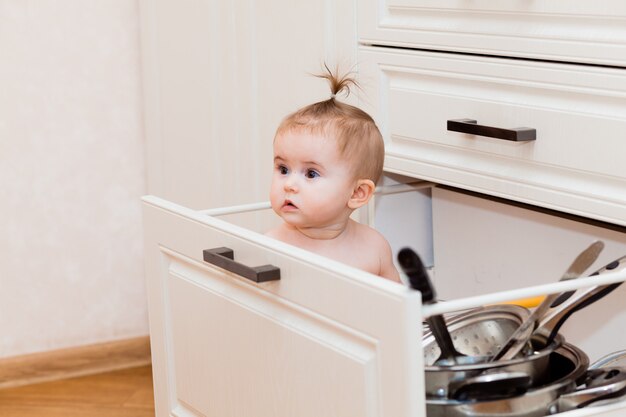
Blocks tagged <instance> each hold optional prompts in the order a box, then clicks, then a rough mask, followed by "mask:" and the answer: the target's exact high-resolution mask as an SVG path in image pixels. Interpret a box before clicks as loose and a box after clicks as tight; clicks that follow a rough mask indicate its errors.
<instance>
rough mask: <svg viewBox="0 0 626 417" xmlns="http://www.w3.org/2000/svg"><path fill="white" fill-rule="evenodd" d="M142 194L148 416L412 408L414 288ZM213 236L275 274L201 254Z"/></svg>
mask: <svg viewBox="0 0 626 417" xmlns="http://www.w3.org/2000/svg"><path fill="white" fill-rule="evenodd" d="M144 200H145V203H144V208H145V210H144V215H145V222H146V223H145V224H146V249H147V264H146V269H147V279H148V281H147V284H148V291H149V309H150V322H151V329H150V331H151V338H152V349H153V357H154V360H153V365H154V366H155V370H154V373H155V392H156V400H157V415H158V416H165V415H170V413H174V414H175V415H210V416H213V415H216V416H224V417H227V416H242V415H245V416H263V417H265V416H285V417H287V416H296V415H297V416H320V415H324V416H355V417H356V416H410V415H418V414H420V413H422V412H423V395H422V394H421V393H422V392H423V373H422V372H420V369H421V348H420V344H419V340H420V337H421V313H420V308H421V303H420V298H419V294H418V293H416V292H412V291H408V290H406V289H405V288H403V287H402V286H400V285H397V284H394V283H392V282H389V281H386V280H383V279H380V278H377V277H374V276H370V275H369V274H365V273H362V272H360V271H357V270H353V269H352V268H348V267H345V266H343V265H341V264H337V265H335V263H334V262H331V261H328V260H326V259H325V258H318V257H315V256H312V257H310V258H309V257H308V256H307V255H306V253H305V252H304V251H300V250H298V249H296V248H292V247H290V246H288V245H284V244H282V243H281V242H277V241H274V240H272V239H269V238H267V237H265V236H262V235H259V234H257V233H253V232H250V231H248V230H246V229H242V228H239V227H237V226H234V225H232V224H229V223H226V222H224V221H221V220H218V219H214V218H211V217H209V216H206V215H199V214H198V213H196V212H194V211H191V210H188V209H185V208H183V207H180V206H176V205H173V204H171V203H168V202H165V201H163V200H160V199H157V198H153V197H146V198H145V199H144ZM222 246H226V247H229V248H232V249H233V250H234V256H235V260H237V261H240V262H242V263H244V264H246V265H250V266H258V265H265V264H272V265H276V266H278V267H280V269H281V279H280V280H279V281H272V282H265V283H254V282H251V281H248V280H247V279H244V278H242V277H239V276H238V275H236V274H234V273H231V272H228V271H225V270H223V269H221V268H219V267H216V266H213V265H210V264H208V263H206V262H204V261H203V260H202V251H203V249H208V248H213V247H222ZM292 249H293V250H292ZM303 254H304V255H303ZM416 393H417V394H416Z"/></svg>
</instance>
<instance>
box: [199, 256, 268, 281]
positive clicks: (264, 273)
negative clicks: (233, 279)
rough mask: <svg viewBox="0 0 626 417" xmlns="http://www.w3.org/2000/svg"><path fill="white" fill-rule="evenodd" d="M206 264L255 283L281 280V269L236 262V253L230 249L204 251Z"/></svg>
mask: <svg viewBox="0 0 626 417" xmlns="http://www.w3.org/2000/svg"><path fill="white" fill-rule="evenodd" d="M202 257H203V259H204V261H205V262H208V263H210V264H213V265H215V266H218V267H220V268H223V269H225V270H227V271H230V272H234V273H235V274H237V275H240V276H242V277H244V278H248V279H249V280H250V281H254V282H266V281H276V280H279V279H280V268H278V267H275V266H274V265H261V266H254V267H250V266H246V265H244V264H241V263H239V262H236V261H235V253H234V252H233V250H232V249H230V248H214V249H205V250H203V251H202Z"/></svg>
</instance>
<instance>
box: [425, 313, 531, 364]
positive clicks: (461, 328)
mask: <svg viewBox="0 0 626 417" xmlns="http://www.w3.org/2000/svg"><path fill="white" fill-rule="evenodd" d="M529 315H530V312H529V311H528V309H526V308H524V307H521V306H517V305H509V304H502V305H492V306H487V307H479V308H475V309H471V310H467V311H465V312H463V313H460V314H457V315H454V316H451V317H446V324H447V327H448V331H449V332H450V336H451V337H452V342H453V344H454V347H455V348H456V350H458V351H459V352H460V353H463V354H465V355H467V356H468V358H467V359H465V358H459V359H462V360H463V362H462V363H464V364H467V363H476V362H480V361H481V359H482V358H486V357H488V356H491V355H493V354H494V353H495V352H497V350H498V349H499V348H500V346H502V344H504V343H505V342H506V341H507V340H508V338H509V336H510V335H511V334H513V332H515V330H517V328H518V327H519V326H520V324H521V323H522V322H523V321H524V320H525V319H526V318H527V317H528V316H529ZM529 331H532V329H530V330H529ZM422 346H423V348H424V363H425V364H426V365H427V366H431V365H433V364H434V363H435V361H436V360H437V359H438V358H439V356H440V354H441V350H440V349H439V346H438V345H437V342H436V341H435V338H434V336H433V335H432V333H431V332H430V330H429V329H428V328H427V327H426V328H425V329H424V337H423V340H422Z"/></svg>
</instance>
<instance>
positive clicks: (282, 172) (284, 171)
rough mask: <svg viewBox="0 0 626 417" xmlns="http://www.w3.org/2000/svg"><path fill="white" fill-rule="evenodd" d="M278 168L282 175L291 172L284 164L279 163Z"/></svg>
mask: <svg viewBox="0 0 626 417" xmlns="http://www.w3.org/2000/svg"><path fill="white" fill-rule="evenodd" d="M277 169H278V172H280V173H281V174H282V175H287V174H288V173H289V168H287V167H286V166H284V165H278V167H277Z"/></svg>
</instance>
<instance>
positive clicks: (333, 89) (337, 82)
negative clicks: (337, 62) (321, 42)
mask: <svg viewBox="0 0 626 417" xmlns="http://www.w3.org/2000/svg"><path fill="white" fill-rule="evenodd" d="M324 69H325V72H324V73H322V74H315V76H316V77H318V78H323V79H325V80H326V81H328V84H329V85H330V93H331V95H330V100H334V99H335V96H337V94H339V93H344V94H345V96H346V97H347V96H349V95H350V87H356V88H359V84H358V83H357V81H356V80H355V79H354V77H353V74H354V73H353V72H352V71H350V72H346V73H345V74H343V75H339V68H338V67H335V71H334V72H333V71H332V70H331V69H330V68H329V67H328V65H327V64H326V63H325V62H324Z"/></svg>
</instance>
